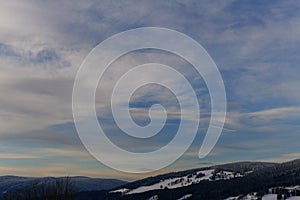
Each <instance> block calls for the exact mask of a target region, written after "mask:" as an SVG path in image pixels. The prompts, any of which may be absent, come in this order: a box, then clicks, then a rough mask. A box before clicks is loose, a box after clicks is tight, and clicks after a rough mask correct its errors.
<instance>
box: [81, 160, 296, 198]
mask: <svg viewBox="0 0 300 200" xmlns="http://www.w3.org/2000/svg"><path fill="white" fill-rule="evenodd" d="M299 185H300V159H299V160H294V161H290V162H286V163H282V164H276V163H264V162H237V163H229V164H224V165H218V166H212V167H207V168H199V169H192V170H187V171H181V172H174V173H168V174H162V175H159V176H155V177H149V178H145V179H142V180H138V181H135V182H131V183H128V184H125V185H122V186H120V187H118V188H116V189H114V190H106V191H105V190H102V191H93V192H81V193H78V194H77V196H76V197H77V199H102V200H110V199H121V200H135V199H141V200H142V199H145V200H160V199H162V200H168V199H170V200H174V199H175V200H176V199H180V200H183V199H191V200H193V199H195V200H198V199H208V200H209V199H212V200H219V199H227V200H233V199H263V200H264V199H268V198H269V199H270V198H271V199H274V198H275V199H277V196H278V198H279V199H280V198H282V199H289V198H291V199H295V197H291V196H295V195H296V196H298V197H297V198H298V199H300V187H298V186H299ZM291 186H293V187H291Z"/></svg>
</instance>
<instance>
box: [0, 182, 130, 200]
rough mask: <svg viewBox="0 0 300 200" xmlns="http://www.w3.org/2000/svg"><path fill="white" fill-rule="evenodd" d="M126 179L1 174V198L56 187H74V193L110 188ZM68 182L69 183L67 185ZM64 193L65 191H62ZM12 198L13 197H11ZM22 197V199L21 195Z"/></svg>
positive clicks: (39, 191) (41, 191)
mask: <svg viewBox="0 0 300 200" xmlns="http://www.w3.org/2000/svg"><path fill="white" fill-rule="evenodd" d="M125 183H127V182H125V181H122V180H117V179H102V178H88V177H83V176H77V177H69V178H67V177H59V178H55V177H43V178H34V177H19V176H0V199H7V198H8V197H9V196H15V195H18V196H26V195H28V193H33V192H35V193H38V194H31V196H33V195H35V196H40V195H41V193H47V192H48V193H49V190H50V189H51V190H54V189H53V188H55V187H61V188H65V189H69V190H71V189H72V193H78V192H83V191H94V190H96V191H99V190H109V189H113V188H116V187H118V186H120V185H124V184H125ZM66 184H68V185H66ZM60 192H61V193H63V191H60ZM70 192H71V191H70ZM9 199H11V198H9ZM20 199H22V198H21V197H20Z"/></svg>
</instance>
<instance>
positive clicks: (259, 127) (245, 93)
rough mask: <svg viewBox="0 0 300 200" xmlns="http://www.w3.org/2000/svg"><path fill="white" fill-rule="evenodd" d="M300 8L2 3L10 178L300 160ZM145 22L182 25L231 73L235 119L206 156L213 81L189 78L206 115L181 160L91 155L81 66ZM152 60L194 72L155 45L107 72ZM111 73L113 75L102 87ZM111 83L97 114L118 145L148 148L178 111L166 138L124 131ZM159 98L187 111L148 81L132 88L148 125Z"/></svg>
mask: <svg viewBox="0 0 300 200" xmlns="http://www.w3.org/2000/svg"><path fill="white" fill-rule="evenodd" d="M299 10H300V4H299V2H298V1H296V0H294V1H292V0H285V1H279V0H278V1H277V0H275V1H258V0H257V1H256V0H255V1H246V0H239V1H237V0H236V1H234V0H226V1H221V0H220V1H209V0H201V1H198V0H190V1H183V0H176V1H171V0H166V1H158V0H154V1H134V0H128V1H109V0H107V1H106V0H101V1H93V0H86V1H71V0H64V1H51V0H45V1H35V0H30V1H26V2H25V1H16V0H11V1H5V0H0V69H1V73H0V94H1V95H0V124H1V125H0V175H6V174H13V175H21V176H74V175H83V176H90V177H114V178H120V179H126V180H132V179H137V178H141V177H145V176H149V175H152V174H159V173H164V172H168V171H175V170H176V171H178V170H184V169H190V168H196V167H202V166H208V165H214V164H219V163H226V162H233V161H245V160H252V161H268V162H283V161H287V160H292V159H295V158H299V157H300V149H299V144H298V143H299V139H300V123H299V122H300V89H299V85H300V79H299V77H300V76H299V74H300V66H299V63H300V62H299V53H300V13H299V12H298V11H299ZM147 26H151V27H164V28H169V29H173V30H176V31H180V32H182V33H184V34H186V35H188V36H190V37H191V38H193V39H194V40H196V41H197V42H198V43H200V44H201V45H202V46H203V47H204V48H205V49H206V51H207V52H208V53H209V54H210V56H211V57H212V58H213V60H214V62H215V63H216V65H217V66H218V68H219V71H220V73H221V75H222V78H223V81H224V85H225V89H226V95H227V117H226V122H225V125H224V130H223V132H222V135H221V137H220V138H219V141H218V143H217V145H216V146H215V147H214V149H213V151H212V152H211V153H210V154H209V155H208V156H207V157H205V158H204V159H199V158H198V156H197V154H198V150H199V147H200V146H201V142H202V139H203V136H204V134H205V130H206V129H207V122H208V119H209V114H206V113H207V112H209V108H210V99H209V95H208V93H207V88H206V87H205V83H204V82H203V80H195V79H193V77H192V76H191V77H190V80H192V81H194V87H195V89H197V95H198V101H199V105H200V107H201V113H202V115H201V117H203V119H202V123H200V128H199V131H198V134H197V137H196V138H195V140H194V142H193V145H192V146H191V147H190V148H189V149H188V151H187V152H186V153H185V154H184V155H183V156H182V157H181V158H180V159H179V160H177V161H176V162H175V163H173V164H172V165H170V166H168V167H166V168H164V169H162V170H160V171H156V172H154V173H152V174H139V175H137V174H129V173H122V172H118V171H116V170H113V169H110V168H108V167H106V166H105V165H103V164H101V163H100V162H98V161H97V160H96V159H95V158H93V157H92V156H91V155H90V154H89V153H88V152H87V150H86V149H85V148H84V146H83V145H82V143H81V141H80V139H79V136H78V134H77V132H76V129H75V125H74V121H73V116H72V89H73V84H74V79H75V76H76V73H77V70H78V69H79V67H80V65H81V63H82V62H83V60H84V58H85V57H86V56H87V55H88V53H89V52H90V51H91V50H92V49H93V48H94V47H95V46H96V45H97V44H99V43H100V42H102V41H103V40H105V39H107V38H108V37H110V36H112V35H113V34H117V33H119V32H121V31H126V30H129V29H132V28H139V27H147ZM142 61H143V62H145V61H149V62H150V61H152V62H153V61H156V62H160V63H166V64H169V65H172V66H173V67H174V68H175V69H178V70H179V71H182V72H183V73H185V75H186V76H187V77H189V76H190V75H192V74H193V71H192V70H191V71H190V66H189V63H186V61H184V60H182V59H180V58H177V57H176V56H174V55H170V54H168V53H166V52H159V51H152V50H149V51H139V52H132V53H130V54H128V55H125V56H123V57H121V58H120V59H119V60H118V61H116V63H113V64H112V68H111V70H110V72H108V73H116V74H118V73H121V71H122V70H124V69H127V68H126V67H127V66H132V65H136V64H140V63H141V62H142ZM113 65H114V66H115V67H113ZM145 75H146V73H145V74H141V76H145ZM113 81H114V80H111V79H109V78H108V79H107V80H106V81H104V82H103V87H104V89H105V88H110V87H111V86H112V83H113ZM101 89H103V88H101V87H99V89H98V91H97V94H96V99H95V101H96V108H97V114H98V117H99V119H100V120H99V121H102V123H104V124H105V125H106V130H107V131H108V135H110V136H111V137H110V138H111V140H112V141H114V142H115V143H117V144H118V145H119V146H123V147H124V146H126V147H128V146H129V147H134V148H133V150H134V151H138V152H139V151H141V152H142V151H145V149H155V148H158V147H160V146H162V145H164V144H167V142H168V140H170V139H172V137H173V136H172V131H173V130H175V129H176V127H177V126H178V121H177V119H174V120H173V121H172V123H170V124H171V125H170V127H166V128H165V129H164V131H165V132H163V133H165V134H163V133H162V134H161V135H162V137H161V138H160V139H159V141H152V142H150V143H143V142H142V141H140V140H136V141H127V140H126V139H120V138H122V136H121V135H120V132H119V131H118V129H116V127H113V126H112V125H114V124H113V123H112V121H111V120H109V119H108V120H105V119H107V117H109V116H107V114H106V109H107V108H106V107H105V103H103V101H105V98H107V97H105V95H106V94H105V93H103V92H101ZM151 91H156V92H155V94H156V95H154V94H152V93H151ZM157 91H158V92H157ZM155 102H160V103H162V105H166V107H167V108H170V109H171V111H174V110H172V109H175V111H174V112H176V109H178V107H176V100H174V98H173V96H172V93H170V92H168V91H167V90H166V89H165V88H161V87H158V86H157V85H150V86H149V87H145V88H144V90H141V91H137V92H136V94H135V96H133V97H132V101H131V104H130V107H131V110H132V112H133V118H134V119H135V121H136V122H137V123H138V124H143V123H144V124H147V120H149V119H148V118H147V111H145V109H146V110H147V108H148V107H149V105H151V104H153V103H155ZM163 102H164V103H165V104H164V103H163ZM168 106H169V107H168ZM103 113H104V114H103ZM145 114H146V115H145ZM108 115H109V114H108ZM134 116H135V117H134ZM170 133H171V134H170ZM130 142H133V143H130ZM139 142H141V143H139ZM129 144H130V145H129ZM132 144H135V145H134V146H133V145H132ZM157 146H158V147H157ZM131 150H132V149H131Z"/></svg>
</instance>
